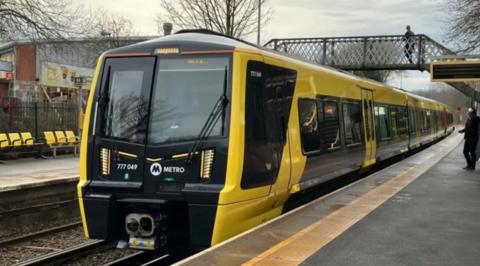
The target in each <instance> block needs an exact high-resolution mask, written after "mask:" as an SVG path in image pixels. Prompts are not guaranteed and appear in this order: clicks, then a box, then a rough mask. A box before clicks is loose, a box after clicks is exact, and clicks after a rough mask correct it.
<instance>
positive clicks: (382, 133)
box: [375, 106, 392, 141]
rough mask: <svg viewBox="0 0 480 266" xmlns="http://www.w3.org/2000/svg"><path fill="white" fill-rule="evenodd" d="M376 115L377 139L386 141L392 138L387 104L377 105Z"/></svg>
mask: <svg viewBox="0 0 480 266" xmlns="http://www.w3.org/2000/svg"><path fill="white" fill-rule="evenodd" d="M375 117H376V120H377V125H378V127H377V139H378V140H379V141H385V140H389V139H391V138H392V134H391V131H390V125H389V124H388V120H389V119H388V108H387V107H386V106H375Z"/></svg>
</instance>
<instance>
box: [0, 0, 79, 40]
mask: <svg viewBox="0 0 480 266" xmlns="http://www.w3.org/2000/svg"><path fill="white" fill-rule="evenodd" d="M79 10H80V7H79V6H76V5H75V4H72V3H71V1H67V0H0V39H8V40H13V39H20V38H30V39H38V38H41V39H52V38H54V39H58V38H64V37H68V36H71V35H78V34H81V32H82V28H83V25H82V21H83V20H81V19H80V17H81V16H80V14H81V12H79Z"/></svg>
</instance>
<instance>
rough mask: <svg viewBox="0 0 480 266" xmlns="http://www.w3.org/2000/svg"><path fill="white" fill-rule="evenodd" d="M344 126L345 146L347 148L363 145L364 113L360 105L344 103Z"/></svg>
mask: <svg viewBox="0 0 480 266" xmlns="http://www.w3.org/2000/svg"><path fill="white" fill-rule="evenodd" d="M343 125H344V130H345V145H347V147H353V146H358V145H361V144H362V134H361V132H362V131H361V125H362V111H361V108H360V103H343Z"/></svg>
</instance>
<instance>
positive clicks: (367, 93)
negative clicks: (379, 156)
mask: <svg viewBox="0 0 480 266" xmlns="http://www.w3.org/2000/svg"><path fill="white" fill-rule="evenodd" d="M361 90H362V112H363V121H365V123H364V124H363V125H364V136H365V162H364V165H363V166H369V165H371V164H373V163H375V153H376V146H377V142H376V134H375V121H374V114H373V91H372V90H369V89H363V88H362V89H361Z"/></svg>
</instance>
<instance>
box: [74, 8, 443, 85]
mask: <svg viewBox="0 0 480 266" xmlns="http://www.w3.org/2000/svg"><path fill="white" fill-rule="evenodd" d="M83 1H85V3H86V4H87V6H90V7H92V8H96V7H103V8H105V9H107V10H110V11H111V12H113V13H117V14H120V15H123V16H125V17H128V18H129V19H130V20H132V22H133V23H134V26H135V28H136V29H137V31H138V32H139V33H140V34H143V35H156V34H158V31H157V25H156V22H155V18H156V16H157V14H158V13H159V12H160V5H159V2H158V0H137V1H131V0H103V1H98V0H83ZM445 1H448V0H269V2H268V6H269V7H271V8H272V9H273V17H272V20H271V22H270V23H269V24H268V25H267V27H265V31H264V32H263V38H262V39H263V42H265V41H267V40H269V39H270V38H282V37H283V38H285V37H334V36H356V35H384V34H403V33H404V32H405V25H407V24H410V25H411V26H412V30H413V31H414V32H415V33H423V34H426V35H428V36H430V37H432V38H433V39H435V40H437V41H439V42H442V43H444V41H443V39H444V32H445V17H446V11H445V10H444V6H445V5H444V2H445ZM174 30H175V29H174ZM249 40H250V41H255V40H256V39H255V36H252V37H250V38H249ZM427 77H428V75H427V74H419V73H416V72H409V73H407V74H406V75H404V76H403V82H401V83H402V84H401V83H400V79H399V78H398V77H396V78H394V79H392V80H391V83H392V85H395V86H398V87H399V86H400V85H403V87H405V88H407V87H409V86H411V87H417V88H419V87H425V86H428V83H429V81H428V78H427Z"/></svg>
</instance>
